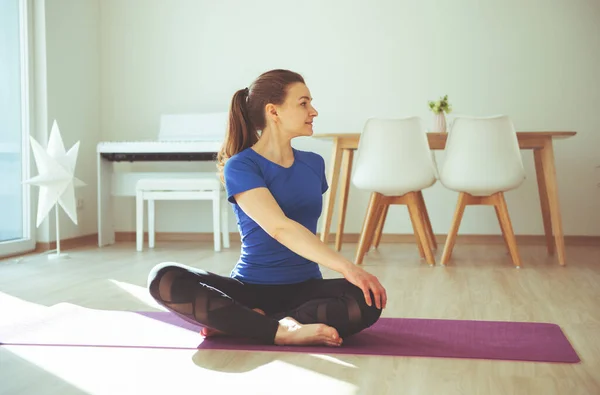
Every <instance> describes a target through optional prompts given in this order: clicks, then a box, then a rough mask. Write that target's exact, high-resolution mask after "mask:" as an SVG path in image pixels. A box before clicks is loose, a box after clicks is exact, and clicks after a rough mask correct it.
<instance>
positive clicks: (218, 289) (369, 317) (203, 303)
mask: <svg viewBox="0 0 600 395" xmlns="http://www.w3.org/2000/svg"><path fill="white" fill-rule="evenodd" d="M148 288H149V291H150V294H151V295H152V297H153V298H154V299H156V301H157V302H158V303H160V304H161V305H162V306H164V307H166V308H167V309H168V310H170V311H172V312H173V313H175V314H177V315H178V316H180V317H182V318H184V319H185V320H187V321H190V322H193V323H196V324H200V325H202V326H204V327H207V328H212V329H215V330H219V331H221V332H224V333H227V334H229V335H232V336H237V337H246V338H251V339H256V340H259V341H261V342H264V343H267V344H273V343H274V339H275V333H276V332H277V328H278V326H279V322H278V321H279V320H280V319H282V318H284V317H291V318H293V319H295V320H296V321H298V322H300V323H301V324H314V323H323V324H326V325H329V326H332V327H334V328H335V329H336V330H337V331H338V333H339V334H340V336H341V337H342V338H344V337H347V336H350V335H353V334H355V333H357V332H360V331H362V330H363V329H365V328H368V327H370V326H371V325H373V324H374V323H375V322H376V321H377V320H378V319H379V317H380V315H381V310H380V309H378V308H377V307H375V304H374V303H372V306H368V305H367V304H366V303H365V297H364V295H363V293H362V291H361V290H360V288H358V287H357V286H355V285H353V284H352V283H350V282H348V281H347V280H346V279H343V278H339V279H313V280H308V281H305V282H302V283H297V284H284V285H262V284H248V283H243V282H240V281H238V280H236V279H233V278H230V277H224V276H219V275H216V274H213V273H209V272H206V271H204V270H200V269H196V268H193V267H189V266H185V265H182V264H178V263H173V262H166V263H161V264H159V265H157V266H155V267H154V268H153V269H152V271H151V272H150V274H149V276H148ZM371 298H373V294H371ZM255 308H258V309H261V310H263V311H264V312H265V314H266V316H264V315H262V314H259V313H257V312H256V311H253V310H252V309H255Z"/></svg>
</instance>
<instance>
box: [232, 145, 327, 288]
mask: <svg viewBox="0 0 600 395" xmlns="http://www.w3.org/2000/svg"><path fill="white" fill-rule="evenodd" d="M293 152H294V163H293V164H292V166H290V167H289V168H286V167H283V166H280V165H278V164H276V163H275V162H272V161H270V160H268V159H267V158H265V157H264V156H262V155H260V154H259V153H258V152H256V151H254V150H253V149H252V148H247V149H245V150H243V151H242V152H239V153H238V154H236V155H234V156H232V157H231V158H230V159H229V160H228V161H227V162H226V163H225V168H224V178H225V188H226V190H227V197H228V200H229V201H230V202H231V203H232V205H233V211H234V213H235V215H236V217H237V224H238V229H239V231H240V234H241V239H242V248H241V255H240V259H239V260H238V262H237V264H236V265H235V267H234V268H233V270H232V272H231V277H233V278H236V279H238V280H240V281H242V282H247V283H254V284H292V283H298V282H301V281H306V280H308V279H311V278H323V277H322V274H321V271H320V269H319V266H318V264H316V263H315V262H312V261H309V260H308V259H306V258H303V257H302V256H300V255H298V254H296V253H295V252H293V251H291V250H290V249H289V248H287V247H285V246H284V245H283V244H281V243H279V242H278V241H277V240H275V239H274V238H273V237H271V236H269V234H268V233H266V232H265V231H264V230H263V229H262V228H261V227H260V226H259V225H258V224H257V223H256V222H254V221H253V220H252V219H251V218H250V217H248V215H246V213H244V211H243V210H242V209H241V208H240V206H238V205H237V204H236V202H235V199H234V195H236V194H238V193H240V192H245V191H248V190H250V189H254V188H260V187H266V188H268V189H269V191H270V192H271V194H272V195H273V197H274V198H275V200H276V201H277V203H278V204H279V207H281V209H282V211H283V212H284V213H285V215H286V216H287V217H288V218H290V219H292V220H294V221H296V222H298V223H300V224H301V225H303V226H304V227H306V228H307V229H308V230H310V231H311V232H313V233H315V234H316V232H317V221H318V220H319V216H320V215H321V210H322V207H323V193H324V192H325V191H326V190H327V188H328V185H327V179H326V177H325V162H324V161H323V158H322V157H321V156H320V155H318V154H315V153H312V152H307V151H299V150H297V149H293Z"/></svg>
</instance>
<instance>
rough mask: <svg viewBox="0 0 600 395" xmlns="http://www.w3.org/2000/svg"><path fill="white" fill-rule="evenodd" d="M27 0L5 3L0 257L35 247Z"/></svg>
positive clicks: (1, 4) (0, 67) (0, 57)
mask: <svg viewBox="0 0 600 395" xmlns="http://www.w3.org/2000/svg"><path fill="white" fill-rule="evenodd" d="M27 6H28V4H27V0H2V1H0V257H1V256H7V255H12V254H18V253H21V252H25V251H27V250H31V249H33V248H34V247H35V237H34V227H33V226H32V222H31V218H32V215H31V214H32V212H31V203H30V196H29V195H30V194H29V189H30V187H29V186H27V185H24V184H23V180H25V179H27V178H29V167H30V166H29V160H30V155H29V152H30V148H29V124H30V122H29V120H30V117H31V114H30V112H31V111H30V106H29V85H30V84H29V54H28V52H29V45H28V28H29V26H28V23H27V20H28V18H27V15H28V7H27Z"/></svg>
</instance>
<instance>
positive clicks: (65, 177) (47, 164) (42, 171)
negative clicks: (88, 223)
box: [25, 120, 86, 241]
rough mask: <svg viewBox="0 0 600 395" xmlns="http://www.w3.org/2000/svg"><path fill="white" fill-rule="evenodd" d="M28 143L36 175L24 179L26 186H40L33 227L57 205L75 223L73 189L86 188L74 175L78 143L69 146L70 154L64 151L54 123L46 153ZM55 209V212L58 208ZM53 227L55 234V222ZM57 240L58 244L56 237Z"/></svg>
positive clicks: (38, 145) (36, 143) (35, 142)
mask: <svg viewBox="0 0 600 395" xmlns="http://www.w3.org/2000/svg"><path fill="white" fill-rule="evenodd" d="M30 142H31V149H32V151H33V155H34V156H35V163H36V165H37V168H38V171H39V174H38V175H37V176H35V177H33V178H30V179H29V180H26V181H25V183H26V184H32V185H38V186H39V187H40V194H39V198H38V211H37V225H36V226H37V227H39V226H40V224H41V223H42V221H44V218H46V216H47V215H48V213H49V212H50V210H52V207H53V206H54V205H56V204H57V203H58V204H59V205H60V206H61V207H62V208H63V210H65V212H66V213H67V215H68V216H69V218H71V220H72V221H73V222H74V223H75V224H77V207H76V204H75V187H79V186H84V185H86V184H85V183H84V182H83V181H81V180H79V179H78V178H75V176H74V172H75V163H76V162H77V154H78V152H79V141H78V142H77V143H75V145H74V146H73V147H71V149H70V150H69V152H66V150H65V146H64V144H63V140H62V137H61V136H60V130H59V129H58V124H57V123H56V120H55V121H54V123H53V124H52V130H51V131H50V139H49V140H48V148H47V150H46V151H44V149H43V148H42V146H41V145H40V144H39V143H38V142H37V141H36V140H35V139H34V138H33V137H31V141H30ZM56 210H58V206H57V207H56ZM57 220H58V217H57ZM56 226H57V231H58V223H57V225H56ZM56 237H57V241H58V237H59V236H58V234H57V236H56Z"/></svg>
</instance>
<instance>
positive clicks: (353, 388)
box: [0, 242, 600, 395]
mask: <svg viewBox="0 0 600 395" xmlns="http://www.w3.org/2000/svg"><path fill="white" fill-rule="evenodd" d="M355 249H356V245H355V244H347V245H344V246H343V250H342V252H343V253H344V254H346V255H347V256H348V257H349V258H351V257H352V256H353V254H354V251H355ZM68 252H69V253H70V257H71V258H70V259H68V260H61V261H49V260H48V259H47V257H46V256H45V255H39V256H28V257H26V258H24V259H22V260H20V261H16V260H15V259H10V260H5V261H0V292H2V293H4V294H8V295H11V296H12V297H15V298H17V299H15V300H16V301H17V302H18V303H22V305H23V308H30V309H34V308H39V309H43V308H44V307H45V306H51V305H53V304H55V303H60V302H70V303H74V304H78V305H80V306H84V307H90V308H96V309H115V310H143V309H146V310H155V309H154V308H153V307H152V302H151V301H150V300H149V298H148V296H147V293H146V292H145V289H144V286H145V284H146V275H147V273H148V271H149V269H150V268H151V267H152V266H153V265H154V264H156V263H159V262H163V261H176V262H181V263H185V264H189V265H192V266H196V267H201V268H204V269H206V270H209V271H213V272H215V273H218V274H223V275H227V274H229V271H230V270H231V267H232V265H233V263H234V262H235V261H236V259H237V257H238V254H239V245H235V244H234V245H233V246H232V248H231V249H230V250H228V251H226V252H221V253H214V252H213V251H212V250H211V244H210V243H205V244H202V245H200V246H199V245H197V244H194V243H190V242H185V243H176V242H162V243H159V244H158V246H157V248H156V249H155V250H153V251H148V250H146V251H145V252H143V253H137V252H135V246H134V244H133V243H120V244H117V245H114V246H111V247H106V248H102V249H98V248H93V247H90V248H81V249H78V250H71V251H68ZM520 252H521V255H522V260H523V267H522V268H521V269H514V268H513V267H512V264H511V262H510V259H509V256H508V254H507V253H506V250H505V249H504V248H503V246H501V245H488V246H484V245H460V244H457V245H456V247H455V251H454V256H453V261H452V262H451V266H448V267H441V266H439V265H438V266H436V267H429V266H427V265H426V264H425V263H423V262H422V261H420V259H419V255H418V250H417V248H416V246H415V245H414V244H403V245H398V244H396V245H394V244H384V245H382V246H381V247H380V249H379V250H378V251H371V252H369V254H368V255H367V257H366V259H365V263H364V267H365V268H366V269H367V270H369V271H371V272H372V273H374V274H376V275H377V276H379V278H380V280H381V281H382V283H383V284H384V285H385V286H386V288H387V290H388V295H389V303H388V308H387V309H386V310H385V311H384V313H383V316H384V317H414V318H447V319H478V320H512V321H542V322H552V323H556V324H558V325H560V326H561V327H562V329H563V330H564V331H565V333H566V335H567V336H568V338H569V339H570V340H571V342H572V344H573V346H574V347H575V349H576V350H577V352H578V353H579V355H580V357H581V359H582V362H581V363H580V364H551V363H531V362H527V363H525V362H506V361H488V360H463V359H443V358H397V357H369V356H348V355H335V354H330V355H327V354H326V353H325V351H326V350H324V353H323V354H320V355H316V354H300V353H256V352H252V353H248V352H233V351H208V350H207V351H192V350H157V349H154V350H145V349H108V348H77V347H71V348H69V347H0V393H1V394H3V395H4V394H36V395H42V394H60V395H68V394H107V395H108V394H110V395H116V394H146V395H147V394H174V395H175V394H177V395H179V394H192V393H193V394H211V393H212V394H215V395H217V394H218V395H220V394H244V395H246V394H286V395H287V394H301V393H302V394H305V393H310V394H315V395H316V394H336V395H337V394H377V395H380V394H427V395H429V394H444V395H452V394H503V395H504V394H511V395H513V394H543V395H550V394H560V395H575V394H600V247H598V248H596V247H569V248H568V249H567V258H568V266H566V267H560V266H559V265H558V264H557V263H556V260H555V258H553V257H549V256H547V254H546V250H545V248H544V247H541V246H520ZM440 255H441V250H440V251H438V253H437V254H436V259H437V261H438V262H439V258H440ZM324 274H325V276H326V277H337V276H336V275H335V273H331V272H329V271H326V270H324ZM10 319H11V317H0V320H10Z"/></svg>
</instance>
